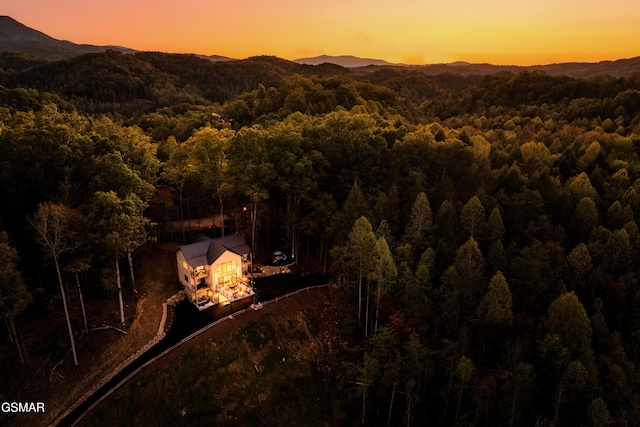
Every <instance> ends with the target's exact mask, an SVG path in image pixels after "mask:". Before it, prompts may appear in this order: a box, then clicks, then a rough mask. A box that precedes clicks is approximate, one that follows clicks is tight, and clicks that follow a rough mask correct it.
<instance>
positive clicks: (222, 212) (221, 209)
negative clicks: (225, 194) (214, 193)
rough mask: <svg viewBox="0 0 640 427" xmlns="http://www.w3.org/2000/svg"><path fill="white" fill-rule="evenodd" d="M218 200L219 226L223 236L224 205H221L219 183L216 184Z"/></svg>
mask: <svg viewBox="0 0 640 427" xmlns="http://www.w3.org/2000/svg"><path fill="white" fill-rule="evenodd" d="M218 200H219V201H220V228H221V230H222V237H224V206H223V205H222V194H220V184H218ZM214 219H215V218H214ZM214 225H215V224H214ZM214 228H215V227H214Z"/></svg>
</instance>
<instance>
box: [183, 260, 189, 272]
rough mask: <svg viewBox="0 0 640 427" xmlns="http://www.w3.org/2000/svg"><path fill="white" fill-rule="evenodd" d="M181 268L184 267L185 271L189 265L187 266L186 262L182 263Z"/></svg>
mask: <svg viewBox="0 0 640 427" xmlns="http://www.w3.org/2000/svg"><path fill="white" fill-rule="evenodd" d="M182 266H183V267H184V269H185V270H188V269H189V264H187V261H182Z"/></svg>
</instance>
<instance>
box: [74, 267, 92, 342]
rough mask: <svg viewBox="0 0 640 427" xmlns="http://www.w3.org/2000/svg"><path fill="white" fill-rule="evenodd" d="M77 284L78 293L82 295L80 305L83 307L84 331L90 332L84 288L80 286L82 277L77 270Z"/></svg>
mask: <svg viewBox="0 0 640 427" xmlns="http://www.w3.org/2000/svg"><path fill="white" fill-rule="evenodd" d="M76 285H77V286H78V295H80V306H81V307H82V318H83V319H84V331H85V332H86V333H89V324H88V323H87V311H86V310H85V308H84V298H83V297H82V288H80V279H79V278H78V272H77V271H76Z"/></svg>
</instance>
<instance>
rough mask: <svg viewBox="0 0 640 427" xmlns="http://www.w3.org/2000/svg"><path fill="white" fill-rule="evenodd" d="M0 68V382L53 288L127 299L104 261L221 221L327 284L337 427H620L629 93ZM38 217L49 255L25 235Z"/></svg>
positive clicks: (108, 60)
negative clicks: (54, 239) (341, 425)
mask: <svg viewBox="0 0 640 427" xmlns="http://www.w3.org/2000/svg"><path fill="white" fill-rule="evenodd" d="M2 58H4V62H3V64H2V65H3V67H5V71H4V72H3V73H1V74H0V82H1V84H2V85H3V86H2V87H1V88H0V104H1V105H2V107H1V108H0V152H1V153H2V156H0V199H1V200H2V203H1V204H0V220H1V222H0V227H1V228H2V231H3V233H6V235H5V234H3V237H2V244H1V245H0V249H1V250H2V256H3V258H2V259H3V260H7V261H6V262H4V263H2V267H1V268H2V270H1V271H0V286H1V287H0V308H1V309H2V312H3V314H4V316H5V318H6V319H7V322H6V323H7V325H8V328H7V330H8V332H7V334H9V336H10V337H11V340H12V341H11V342H9V341H7V345H6V346H5V349H4V351H3V354H4V355H3V359H2V360H3V362H2V378H3V380H6V381H12V382H15V381H18V380H17V379H16V375H17V374H16V372H18V373H22V374H24V375H25V376H27V377H28V375H27V374H26V373H27V372H28V371H29V367H28V362H27V361H26V360H25V357H24V356H25V353H26V354H27V355H30V357H31V359H37V358H38V357H40V358H42V359H44V358H45V357H46V355H47V354H48V353H49V352H51V351H52V350H51V349H52V348H55V350H53V351H54V353H55V357H52V360H59V359H60V358H61V357H62V356H63V355H64V353H65V352H66V351H68V349H69V347H70V344H69V342H70V341H71V340H70V336H78V335H80V334H81V333H82V332H81V331H82V329H83V326H81V325H82V322H83V320H82V317H81V316H80V315H79V314H78V313H79V312H78V311H74V312H73V313H74V314H73V315H72V316H71V319H70V320H69V321H68V322H67V323H68V324H69V325H70V326H69V328H67V327H66V326H65V327H64V328H61V329H59V337H57V340H58V341H61V340H66V341H64V342H65V344H64V345H58V346H57V347H55V346H48V347H46V346H42V345H40V346H36V345H35V344H34V343H21V342H20V337H19V334H16V330H18V331H19V330H20V328H21V327H22V326H21V325H23V324H24V322H23V319H24V316H26V315H28V313H29V311H30V310H41V309H44V308H45V307H48V308H47V310H51V311H50V315H51V316H52V317H53V316H58V317H59V318H60V319H62V316H64V314H63V312H62V307H61V306H62V302H63V301H65V298H63V297H60V290H61V289H63V288H64V286H63V285H62V284H60V286H58V278H60V282H62V281H64V282H67V283H69V284H71V283H74V282H72V280H74V281H75V279H76V277H77V276H76V273H81V274H80V276H81V279H82V280H84V283H83V287H84V289H85V290H86V291H87V295H85V304H87V305H90V304H91V303H92V295H98V294H110V293H112V294H113V295H115V293H116V292H117V291H116V290H117V288H118V287H123V288H124V292H125V293H127V292H129V293H131V292H133V283H132V282H133V276H132V278H131V279H129V277H128V275H129V273H128V272H127V273H126V274H125V273H124V272H123V273H122V274H116V273H115V272H114V271H113V269H114V268H118V266H119V263H118V261H124V262H125V263H126V264H127V265H128V259H130V257H128V255H133V256H134V257H135V254H136V253H137V252H138V251H140V250H141V248H144V247H145V245H146V242H148V241H149V239H150V238H153V239H157V240H162V239H168V238H170V235H169V232H168V231H167V228H166V227H165V225H166V223H167V221H170V220H182V219H187V218H197V217H204V216H213V215H216V214H220V215H222V216H223V217H224V225H225V228H226V231H227V232H228V233H229V232H236V231H237V232H240V233H242V234H243V235H244V236H245V237H246V239H247V242H252V245H253V246H254V247H255V248H254V249H255V251H256V252H257V253H266V252H267V251H269V250H273V248H278V249H286V250H288V251H289V252H292V253H293V254H294V255H295V256H296V257H297V258H305V259H307V258H309V259H312V260H314V261H315V262H317V263H318V264H319V265H321V266H323V267H324V268H326V274H327V275H329V277H330V278H331V280H332V283H334V300H335V304H336V310H337V311H338V312H339V314H340V321H341V324H340V327H341V333H342V336H343V340H344V345H343V348H342V349H339V350H336V352H337V353H336V357H335V358H328V359H327V360H328V362H327V363H331V372H333V374H332V375H333V376H332V378H331V381H334V382H335V385H336V387H338V389H339V390H340V392H341V393H343V399H340V400H339V401H336V402H335V408H336V411H339V412H340V413H341V414H346V415H345V416H346V417H348V422H347V423H348V424H355V423H358V422H360V421H361V420H363V421H364V422H365V423H366V424H369V425H378V424H380V425H384V424H387V423H390V424H392V425H416V426H418V425H443V426H445V425H454V424H455V425H491V426H494V425H495V426H503V425H513V426H516V425H517V426H534V425H556V426H576V425H589V426H605V425H621V426H622V425H638V424H639V421H638V420H640V376H639V375H640V369H639V368H638V366H637V364H638V363H640V351H639V350H638V346H637V342H638V339H640V305H639V304H640V284H639V283H638V278H637V274H638V271H639V270H638V266H640V252H639V250H638V248H640V232H639V230H638V225H637V221H639V220H640V159H639V157H638V156H639V154H640V74H633V75H630V76H628V77H624V78H612V77H608V76H599V77H591V78H587V79H574V78H569V77H553V76H549V75H547V74H544V73H543V72H524V73H520V74H512V73H500V74H496V75H490V76H468V77H462V76H454V75H437V76H426V75H425V74H423V73H419V72H416V71H412V70H400V69H388V70H379V71H376V72H373V73H371V72H364V71H349V70H346V69H343V68H340V67H336V66H330V65H322V66H318V67H312V66H303V65H298V64H294V63H290V62H287V61H282V60H279V59H276V58H269V57H259V58H251V59H248V60H245V61H231V62H218V63H212V62H210V61H207V60H204V59H201V58H197V57H195V56H186V55H166V54H158V53H139V54H135V55H125V54H122V53H119V52H106V53H102V54H90V55H85V56H81V57H77V58H74V59H70V60H64V61H59V62H54V63H50V64H34V66H33V67H31V66H24V65H20V64H21V63H19V62H16V60H15V58H12V57H7V56H4V57H2ZM7 64H18V65H14V66H8V65H7ZM45 214H47V215H45ZM56 218H57V221H58V222H57V223H58V224H62V226H61V227H62V228H60V234H59V237H60V240H59V244H60V245H61V246H58V250H57V255H56V254H54V252H56V250H55V249H53V248H52V245H51V244H49V245H47V243H46V242H45V241H43V239H42V238H38V233H37V230H38V224H41V225H42V224H50V223H51V221H54V219H56ZM217 232H218V233H219V231H217ZM178 234H181V233H178ZM174 237H175V238H179V239H183V238H184V237H183V236H182V235H180V236H178V235H176V236H174ZM39 248H41V249H42V251H40V250H39ZM55 256H58V260H57V261H56V262H58V261H59V264H60V271H61V274H60V275H59V276H58V275H56V270H54V269H53V267H52V265H53V264H52V263H51V262H50V259H52V258H53V257H55ZM123 265H124V264H123ZM56 266H57V264H56ZM123 271H124V270H123ZM121 276H126V277H127V279H126V280H125V281H124V282H123V284H122V286H121V284H120V283H119V278H120V277H121ZM116 277H117V278H118V283H116ZM69 288H71V286H70V285H69ZM73 289H75V286H74V287H73ZM68 291H69V294H70V295H67V296H68V299H69V303H70V305H71V306H73V307H77V306H79V304H80V299H79V296H80V295H79V293H78V292H77V290H71V289H68ZM114 298H115V296H114ZM89 320H90V319H89ZM118 320H120V319H114V323H115V322H116V321H118ZM14 324H15V328H13V325H14ZM68 329H69V330H72V332H71V333H68ZM3 337H4V335H3ZM5 341H6V340H5ZM16 344H17V345H16ZM20 360H22V363H24V364H23V365H20ZM80 363H82V358H80Z"/></svg>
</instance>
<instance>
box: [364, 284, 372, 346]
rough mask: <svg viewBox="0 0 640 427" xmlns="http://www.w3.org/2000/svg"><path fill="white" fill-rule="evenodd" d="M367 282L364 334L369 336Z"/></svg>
mask: <svg viewBox="0 0 640 427" xmlns="http://www.w3.org/2000/svg"><path fill="white" fill-rule="evenodd" d="M369 290H370V289H369V283H368V282H367V308H366V309H365V313H366V314H365V317H364V336H365V337H368V336H369V294H370V293H371V292H369Z"/></svg>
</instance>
